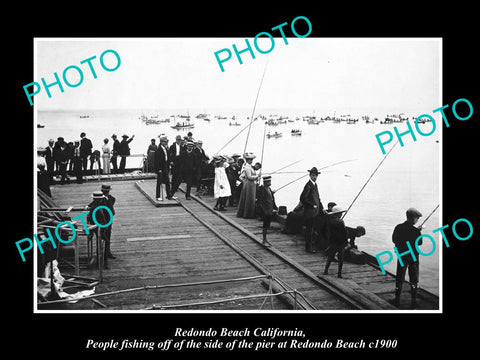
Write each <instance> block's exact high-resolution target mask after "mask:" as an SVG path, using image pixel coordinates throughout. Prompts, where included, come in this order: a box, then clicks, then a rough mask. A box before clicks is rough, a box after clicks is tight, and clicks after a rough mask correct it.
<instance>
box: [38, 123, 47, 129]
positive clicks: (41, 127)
mask: <svg viewBox="0 0 480 360" xmlns="http://www.w3.org/2000/svg"><path fill="white" fill-rule="evenodd" d="M44 127H45V125H40V124H37V129H43V128H44Z"/></svg>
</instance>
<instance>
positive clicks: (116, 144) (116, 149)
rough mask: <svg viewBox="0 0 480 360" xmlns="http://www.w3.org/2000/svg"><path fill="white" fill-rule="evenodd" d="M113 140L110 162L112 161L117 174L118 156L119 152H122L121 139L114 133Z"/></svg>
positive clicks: (114, 171) (113, 171) (114, 172)
mask: <svg viewBox="0 0 480 360" xmlns="http://www.w3.org/2000/svg"><path fill="white" fill-rule="evenodd" d="M112 140H113V146H112V157H111V159H110V162H111V163H112V168H113V170H112V173H113V174H116V173H117V172H118V166H117V156H118V153H119V152H120V141H118V139H117V135H115V134H113V135H112Z"/></svg>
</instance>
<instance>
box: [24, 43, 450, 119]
mask: <svg viewBox="0 0 480 360" xmlns="http://www.w3.org/2000/svg"><path fill="white" fill-rule="evenodd" d="M35 40H36V41H35V58H36V59H35V61H34V64H35V69H34V79H32V81H36V82H39V83H40V79H41V78H44V79H45V81H46V83H47V84H48V83H52V82H53V81H54V75H53V73H54V72H57V74H58V76H59V77H60V79H62V74H63V71H64V69H65V68H66V67H68V66H70V65H76V66H78V67H79V68H80V69H82V72H83V76H84V78H83V82H82V83H81V84H80V85H79V86H78V87H68V86H66V85H65V84H64V83H63V80H61V81H62V83H63V86H64V92H63V93H61V92H60V90H59V88H58V86H52V87H51V88H50V91H51V95H52V97H51V98H48V97H47V95H46V92H45V89H43V88H42V90H41V92H40V93H39V94H38V95H35V97H34V102H35V104H36V107H37V109H39V110H53V109H59V110H73V109H123V108H124V109H159V108H197V109H209V108H245V107H247V108H250V107H252V106H253V103H254V101H255V97H256V94H257V91H258V89H259V85H260V80H261V78H262V74H263V72H264V71H265V75H264V80H263V83H262V86H261V90H260V93H259V98H258V105H257V106H258V107H259V108H312V109H313V108H317V109H318V108H329V109H339V110H340V111H341V109H347V108H366V109H372V108H374V109H385V110H388V109H401V108H419V107H423V108H425V109H426V111H431V110H433V109H435V108H437V107H439V106H441V105H442V104H441V103H439V99H441V98H440V93H441V66H442V63H441V39H439V38H309V37H306V38H295V37H293V38H287V40H288V44H285V42H284V40H283V39H282V38H281V37H279V38H274V47H273V50H272V51H271V52H269V53H268V54H261V53H260V52H258V51H257V50H256V49H255V47H254V44H253V39H249V42H250V44H251V46H252V48H253V51H254V54H255V59H252V57H251V55H250V54H249V52H245V53H242V54H241V57H242V60H243V64H240V63H239V62H238V60H237V58H236V56H235V54H234V51H233V48H232V45H233V44H235V45H236V46H237V48H238V49H244V48H245V47H246V45H245V38H153V39H152V38H148V39H142V38H125V39H122V38H111V39H103V38H102V39H97V38H85V39H76V38H60V39H50V38H37V39H35ZM258 46H259V47H260V48H261V49H268V48H269V47H270V46H271V43H270V40H269V39H268V38H266V37H262V38H260V39H259V42H258ZM225 48H228V49H229V50H230V51H231V52H232V58H231V59H230V60H229V61H227V62H225V63H223V66H224V68H225V71H224V72H222V71H221V70H220V67H219V65H218V63H217V60H216V58H215V55H214V53H215V52H216V51H219V50H222V49H225ZM109 49H111V50H115V51H116V52H117V53H118V54H119V56H120V59H121V64H120V66H119V67H118V69H117V70H115V71H111V72H107V71H105V70H103V69H102V67H101V65H100V62H99V58H100V56H101V54H102V53H103V52H104V51H106V50H109ZM225 55H226V53H222V54H221V55H220V56H222V57H223V56H225ZM92 56H96V58H95V59H93V60H92V61H91V63H92V65H93V66H94V69H95V72H96V73H97V78H96V79H94V78H93V76H92V73H91V71H90V69H89V67H88V64H86V63H85V64H81V63H80V62H81V61H83V60H85V59H88V58H90V57H92ZM104 59H105V63H106V64H107V66H109V67H113V66H115V64H116V59H115V58H114V56H113V55H112V54H111V53H107V54H106V55H105V57H104ZM75 73H76V71H75V70H69V71H68V72H67V77H68V79H69V81H70V82H72V83H75V82H76V81H78V77H77V78H75V75H76V74H75ZM25 99H26V101H28V99H27V98H25Z"/></svg>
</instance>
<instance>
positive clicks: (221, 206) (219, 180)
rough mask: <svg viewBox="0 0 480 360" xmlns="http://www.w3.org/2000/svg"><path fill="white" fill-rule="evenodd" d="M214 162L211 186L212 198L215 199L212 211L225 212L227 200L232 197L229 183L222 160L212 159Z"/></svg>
mask: <svg viewBox="0 0 480 360" xmlns="http://www.w3.org/2000/svg"><path fill="white" fill-rule="evenodd" d="M213 161H214V162H215V182H214V184H213V197H214V198H215V199H217V203H216V204H215V207H214V208H213V209H214V210H220V211H225V204H226V202H227V199H228V198H229V197H230V195H232V193H231V190H230V182H229V181H228V177H227V173H226V172H225V166H224V162H225V161H224V159H221V158H214V159H213Z"/></svg>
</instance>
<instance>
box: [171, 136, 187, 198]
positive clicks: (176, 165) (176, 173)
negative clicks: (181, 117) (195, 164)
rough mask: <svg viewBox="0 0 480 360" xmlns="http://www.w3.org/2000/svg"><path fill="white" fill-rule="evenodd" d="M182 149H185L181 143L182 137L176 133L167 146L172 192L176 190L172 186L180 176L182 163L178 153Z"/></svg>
mask: <svg viewBox="0 0 480 360" xmlns="http://www.w3.org/2000/svg"><path fill="white" fill-rule="evenodd" d="M183 151H185V149H184V147H183V145H182V137H181V136H180V135H177V136H176V137H175V142H174V143H173V144H172V145H171V146H170V148H169V153H170V161H171V164H172V193H175V192H176V191H177V190H178V189H177V188H175V187H174V186H175V184H177V183H178V179H179V178H181V173H180V172H181V170H182V163H181V156H180V155H181V154H182V152H183Z"/></svg>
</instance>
